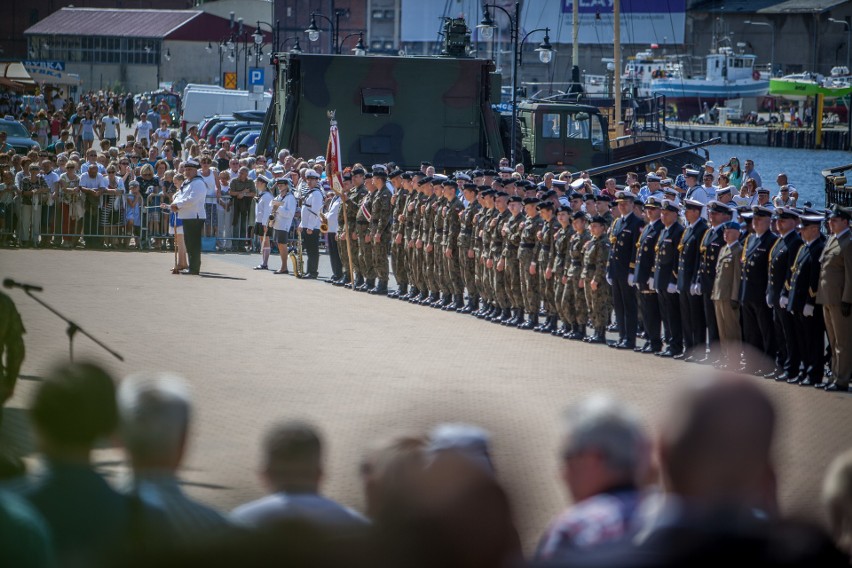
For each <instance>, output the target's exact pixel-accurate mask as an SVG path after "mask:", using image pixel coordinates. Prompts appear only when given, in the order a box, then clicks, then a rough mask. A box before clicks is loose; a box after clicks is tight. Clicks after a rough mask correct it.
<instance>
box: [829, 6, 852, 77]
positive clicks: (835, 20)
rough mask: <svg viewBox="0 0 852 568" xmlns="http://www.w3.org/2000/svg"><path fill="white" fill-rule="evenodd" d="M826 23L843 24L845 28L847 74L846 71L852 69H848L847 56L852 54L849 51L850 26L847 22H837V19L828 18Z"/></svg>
mask: <svg viewBox="0 0 852 568" xmlns="http://www.w3.org/2000/svg"><path fill="white" fill-rule="evenodd" d="M828 21H829V22H831V23H834V24H843V25H844V26H846V69H847V71H846V72H847V73H848V72H849V71H848V70H849V69H852V67H850V59H849V54H850V53H852V52H850V50H849V48H850V46H852V25H850V24H849V22H848V21H847V20H838V19H837V18H829V19H828Z"/></svg>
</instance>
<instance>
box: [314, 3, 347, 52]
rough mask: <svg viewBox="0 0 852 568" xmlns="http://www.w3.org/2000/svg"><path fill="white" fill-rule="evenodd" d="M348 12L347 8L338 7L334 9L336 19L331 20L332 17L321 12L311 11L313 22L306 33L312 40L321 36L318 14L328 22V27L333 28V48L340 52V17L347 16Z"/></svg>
mask: <svg viewBox="0 0 852 568" xmlns="http://www.w3.org/2000/svg"><path fill="white" fill-rule="evenodd" d="M346 13H347V11H346V10H344V9H342V8H336V9H335V10H334V21H333V22H332V21H331V18H329V17H328V16H326V15H325V14H322V13H321V12H311V23H310V25H309V26H308V27H307V29H306V30H305V33H306V34H308V39H309V40H310V41H317V40H319V37H320V32H321V31H322V30H320V29H319V26H317V19H316V18H317V16H319V17H320V18H322V19H323V20H325V21H326V22H328V27H329V28H331V45H330V46H329V47H330V48H331V52H332V53H338V54H339V53H340V43H339V42H338V39H339V37H340V18H342V17H343V16H345V15H346Z"/></svg>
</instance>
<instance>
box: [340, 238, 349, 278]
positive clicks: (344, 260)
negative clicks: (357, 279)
mask: <svg viewBox="0 0 852 568" xmlns="http://www.w3.org/2000/svg"><path fill="white" fill-rule="evenodd" d="M337 236H338V237H340V239H338V241H337V252H338V254H339V256H340V265H341V266H342V267H343V272H345V273H346V274H349V251H348V250H347V248H346V233H344V232H343V231H340V232H339V233H337ZM350 277H351V275H350Z"/></svg>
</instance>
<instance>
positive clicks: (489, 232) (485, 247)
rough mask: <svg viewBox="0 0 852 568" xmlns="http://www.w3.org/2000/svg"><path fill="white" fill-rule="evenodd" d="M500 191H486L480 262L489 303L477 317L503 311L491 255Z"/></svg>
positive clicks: (498, 213) (483, 288) (487, 316)
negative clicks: (500, 305) (496, 288)
mask: <svg viewBox="0 0 852 568" xmlns="http://www.w3.org/2000/svg"><path fill="white" fill-rule="evenodd" d="M492 191H494V190H492ZM500 193H502V192H499V191H494V193H493V194H491V193H489V192H487V191H486V192H485V194H486V195H485V208H486V212H485V223H483V225H482V256H481V258H480V262H482V290H483V292H486V294H484V295H485V299H486V301H487V304H486V306H485V308H484V309H483V310H481V312H480V313H479V314H478V315H477V317H479V318H484V319H487V320H490V319H491V318H493V317H495V316H497V315H499V314H500V313H501V310H500V307H499V306H498V305H497V293H496V291H495V290H494V260H493V258H492V256H491V241H492V239H493V237H494V231H495V229H496V227H497V216H498V215H500V211H499V210H498V209H497V196H498V195H500ZM489 205H490V206H491V207H489ZM504 205H505V203H504Z"/></svg>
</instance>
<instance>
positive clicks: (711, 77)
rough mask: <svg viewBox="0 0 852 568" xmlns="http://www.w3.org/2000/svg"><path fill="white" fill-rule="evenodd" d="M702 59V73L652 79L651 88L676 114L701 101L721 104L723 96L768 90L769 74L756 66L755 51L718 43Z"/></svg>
mask: <svg viewBox="0 0 852 568" xmlns="http://www.w3.org/2000/svg"><path fill="white" fill-rule="evenodd" d="M705 60H706V71H705V74H704V77H695V78H688V77H686V76H684V75H683V74H674V75H671V76H668V77H662V78H658V79H652V80H651V92H652V93H654V94H655V95H665V96H666V102H667V103H673V104H674V105H676V106H677V108H678V114H679V115H684V114H688V112H689V111H691V110H693V109H698V108H701V106H702V105H703V104H704V103H705V102H706V103H707V104H708V105H709V106H712V105H713V104H716V103H718V104H719V105H722V104H723V102H724V101H725V100H727V99H735V98H747V97H763V96H765V95H766V94H767V93H768V92H769V75H768V73H767V74H763V73H761V72H760V71H759V70H758V69H757V67H756V66H755V62H756V60H757V57H756V56H755V55H751V54H747V53H735V52H734V50H733V49H732V48H730V47H720V48H719V49H718V50H716V51H715V52H713V53H710V54H709V55H707V56H706V57H705Z"/></svg>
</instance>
